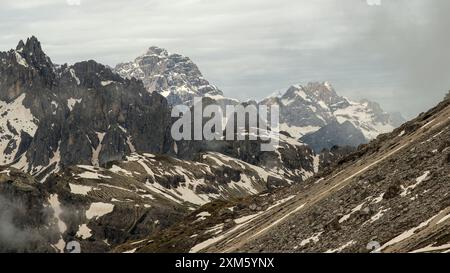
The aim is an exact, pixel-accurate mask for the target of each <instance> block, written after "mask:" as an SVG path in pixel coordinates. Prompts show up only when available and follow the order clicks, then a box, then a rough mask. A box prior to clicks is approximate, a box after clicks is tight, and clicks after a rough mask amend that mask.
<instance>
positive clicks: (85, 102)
mask: <svg viewBox="0 0 450 273" xmlns="http://www.w3.org/2000/svg"><path fill="white" fill-rule="evenodd" d="M0 56H1V59H2V62H1V63H0V75H1V77H0V78H1V82H0V111H1V112H2V118H1V122H0V130H2V137H1V140H0V141H1V142H0V143H1V146H0V147H1V148H2V149H0V150H1V151H0V152H1V153H2V155H3V157H2V159H3V160H2V162H1V163H2V164H11V163H14V165H15V166H16V167H17V168H19V169H22V170H24V171H27V172H30V173H33V174H37V173H42V174H45V173H48V172H49V171H55V170H57V169H59V167H64V166H70V165H73V164H93V165H103V164H106V163H107V162H109V161H112V160H120V159H121V158H123V157H124V156H125V155H127V154H129V153H131V152H135V151H137V152H142V153H144V152H155V153H164V152H167V151H169V150H170V147H171V144H170V143H168V141H170V138H168V137H167V136H168V133H169V129H170V116H169V106H168V104H167V102H166V100H165V99H164V98H163V97H162V96H161V95H159V94H157V93H152V94H149V93H148V92H147V91H146V90H145V88H144V87H143V85H142V83H141V82H139V81H137V80H134V79H131V80H128V79H123V78H121V77H120V76H119V75H117V74H115V73H114V72H112V71H111V70H110V69H109V68H107V67H105V66H103V65H101V64H98V63H96V62H95V61H87V62H81V63H76V64H74V65H71V66H68V65H62V66H58V65H54V64H53V63H52V62H51V60H50V58H49V57H47V56H46V55H45V53H44V52H43V51H42V48H41V45H40V43H39V41H38V40H37V39H36V38H35V37H32V38H30V39H28V40H27V41H26V42H25V43H24V42H20V43H19V45H18V46H17V49H16V50H11V51H9V52H3V53H1V55H0Z"/></svg>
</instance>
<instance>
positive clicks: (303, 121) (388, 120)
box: [260, 82, 404, 151]
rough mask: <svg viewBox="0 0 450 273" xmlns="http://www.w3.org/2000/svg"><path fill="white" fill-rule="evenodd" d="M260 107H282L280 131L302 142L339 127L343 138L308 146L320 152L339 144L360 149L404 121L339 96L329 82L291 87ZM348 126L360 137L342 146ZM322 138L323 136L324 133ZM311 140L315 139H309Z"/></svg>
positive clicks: (338, 137)
mask: <svg viewBox="0 0 450 273" xmlns="http://www.w3.org/2000/svg"><path fill="white" fill-rule="evenodd" d="M260 103H261V104H264V105H272V104H275V105H279V106H280V112H281V113H280V115H281V116H280V123H281V130H284V131H287V132H289V133H290V134H291V135H292V136H293V137H297V138H301V137H303V136H305V135H308V134H311V133H315V132H317V131H318V130H320V129H321V128H324V127H327V126H329V128H328V129H324V130H327V131H330V130H334V131H336V130H337V129H336V127H340V128H341V130H340V131H341V132H342V133H344V134H343V135H336V136H335V137H333V136H329V138H326V139H324V141H323V142H318V141H316V142H315V143H308V142H306V143H307V144H312V145H314V147H315V149H316V150H319V151H320V150H321V149H323V148H330V147H331V146H333V145H339V144H351V145H354V146H358V145H359V144H362V143H365V142H367V141H370V140H372V139H374V138H375V137H376V136H378V135H379V134H382V133H387V132H390V131H392V130H393V129H394V128H396V127H398V126H400V125H401V123H403V121H404V120H403V118H402V117H401V116H400V115H398V114H395V115H391V114H388V113H386V112H384V111H383V110H382V109H381V107H380V106H379V105H378V104H377V103H374V102H370V101H368V100H363V101H361V102H354V101H351V100H348V99H346V98H344V97H342V96H339V95H338V94H337V93H336V91H335V90H334V88H333V87H332V86H331V85H330V84H329V83H327V82H325V83H318V82H316V83H308V84H307V85H305V86H302V85H295V86H291V87H290V88H289V89H288V90H287V91H286V92H285V93H284V94H278V95H276V96H271V97H268V98H266V99H264V100H263V101H261V102H260ZM346 122H350V123H351V124H352V125H353V127H355V128H356V129H357V130H358V131H359V133H357V135H356V134H355V135H354V136H353V139H352V141H347V142H348V143H343V141H342V140H343V139H345V138H347V137H348V135H347V134H345V133H347V129H349V127H350V126H348V125H343V124H345V123H346ZM345 128H347V129H345ZM352 131H354V130H352ZM319 134H322V135H323V132H321V133H319ZM361 134H362V135H363V136H364V139H363V138H361ZM310 138H315V137H314V136H311V137H309V138H308V139H310Z"/></svg>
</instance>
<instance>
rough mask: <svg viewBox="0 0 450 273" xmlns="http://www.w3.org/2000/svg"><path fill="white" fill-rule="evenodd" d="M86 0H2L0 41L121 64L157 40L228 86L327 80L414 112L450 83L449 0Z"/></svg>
mask: <svg viewBox="0 0 450 273" xmlns="http://www.w3.org/2000/svg"><path fill="white" fill-rule="evenodd" d="M3 2H5V3H4V4H3ZM18 2H21V3H20V4H17V3H18ZM81 3H82V4H81V5H80V6H69V5H67V3H66V0H45V1H37V0H32V1H26V2H25V1H13V0H3V1H2V10H0V18H1V19H0V48H2V49H5V50H6V49H8V48H11V47H14V46H15V44H16V43H17V41H18V40H19V39H22V38H25V37H26V36H30V35H32V34H34V35H36V36H38V38H39V39H40V40H41V41H42V43H43V44H44V47H45V50H46V51H47V52H48V54H49V55H50V56H51V57H52V59H53V60H54V61H56V62H57V63H63V62H71V63H73V62H76V61H80V60H85V59H96V60H98V61H100V62H103V63H106V64H109V65H115V64H116V63H118V62H123V61H128V60H131V59H133V58H134V57H136V56H137V55H138V54H141V53H142V52H143V51H144V50H145V49H146V48H147V47H149V46H151V45H157V46H161V47H165V48H167V49H168V50H170V51H172V52H178V53H181V54H184V55H187V56H190V57H191V58H192V59H193V60H194V61H195V62H196V63H197V64H198V65H199V66H200V68H201V70H202V72H203V73H204V74H205V77H207V78H208V79H209V80H210V81H211V82H213V83H215V84H216V85H218V86H219V87H220V88H221V89H223V90H224V92H225V94H226V95H228V96H232V97H237V98H240V99H245V98H257V99H260V98H262V97H264V96H266V95H268V94H270V93H272V92H273V91H274V90H279V89H283V88H287V87H288V86H289V85H290V84H293V83H298V82H306V81H313V80H319V81H323V80H328V81H331V82H333V83H334V84H335V86H336V89H337V90H338V91H339V92H340V93H342V94H344V95H346V96H349V97H351V98H369V99H373V100H376V101H378V102H380V103H381V104H382V105H383V106H384V107H385V108H387V109H388V110H390V111H401V112H403V113H404V114H406V115H407V116H408V117H411V116H413V115H415V114H417V113H418V112H420V111H423V110H425V109H427V108H428V107H430V106H432V105H433V104H435V103H436V102H437V101H439V100H440V99H442V97H443V96H444V94H445V93H446V90H448V89H449V88H450V77H448V76H447V75H448V73H449V71H450V62H449V57H450V53H448V50H446V49H447V48H449V42H450V41H449V36H448V35H447V34H446V28H447V27H448V26H449V25H450V24H449V23H450V22H449V21H448V20H449V17H448V16H447V15H446V14H445V13H446V11H448V10H449V5H450V3H449V2H448V1H446V0H426V1H425V0H383V1H382V5H380V6H369V5H367V3H366V1H365V0H347V1H336V0H279V1H271V0H244V1H242V0H228V1H219V0H151V1H148V0H130V1H127V2H126V4H125V3H124V1H119V0H81ZM3 6H4V7H3Z"/></svg>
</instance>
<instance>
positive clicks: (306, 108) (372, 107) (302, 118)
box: [114, 47, 405, 152]
mask: <svg viewBox="0 0 450 273" xmlns="http://www.w3.org/2000/svg"><path fill="white" fill-rule="evenodd" d="M114 71H116V72H117V73H118V74H119V75H120V76H122V77H124V78H136V79H139V80H142V81H143V83H144V86H145V87H146V89H147V90H148V91H149V92H150V93H152V92H157V93H160V94H161V95H163V96H164V97H166V99H167V100H168V102H169V104H170V105H177V104H185V105H190V106H191V105H192V100H193V98H194V97H209V98H213V99H215V100H216V101H218V102H219V103H220V104H222V105H223V104H227V103H228V104H237V103H239V102H238V101H237V100H234V99H231V98H227V97H224V95H223V92H222V91H221V90H220V89H218V87H216V86H215V85H212V84H210V83H209V82H208V81H207V80H206V79H205V78H204V77H203V76H202V73H201V72H200V70H199V68H198V67H197V65H195V64H194V63H193V62H192V61H191V60H190V59H189V58H188V57H184V56H182V55H179V54H170V53H168V51H167V50H165V49H162V48H159V47H150V48H149V49H148V51H147V52H146V53H145V54H144V55H142V56H139V57H137V58H136V59H135V60H134V61H132V62H129V63H122V64H119V65H117V66H116V68H115V69H114ZM259 103H260V104H264V105H273V104H276V105H279V106H280V109H281V117H280V121H281V124H280V130H283V131H286V132H288V133H289V134H290V135H291V136H292V137H294V138H300V139H301V141H303V142H304V143H306V144H309V145H310V146H311V147H313V148H314V150H315V151H316V152H320V151H321V150H322V149H324V148H327V149H329V148H331V147H333V146H335V145H338V146H346V145H348V146H353V147H357V146H358V145H359V144H363V143H367V142H368V141H370V140H372V139H374V138H376V137H377V136H378V135H379V134H382V133H387V132H390V131H392V130H393V129H394V128H396V127H398V126H400V125H401V124H402V123H403V122H405V119H404V118H403V117H402V116H401V115H400V114H398V113H396V114H389V113H386V112H385V111H383V109H382V108H381V107H380V106H379V105H378V104H377V103H375V102H371V101H369V100H362V101H359V102H355V101H351V100H349V99H347V98H344V97H342V96H339V95H338V94H337V93H336V91H335V90H334V88H333V87H332V86H331V84H330V83H328V82H323V83H318V82H313V83H308V84H307V85H294V86H291V87H290V88H289V89H288V90H287V91H286V92H284V93H278V94H276V95H272V96H269V97H267V98H266V99H264V100H262V101H261V102H259ZM346 121H348V122H349V123H346ZM324 127H326V128H324ZM328 127H329V128H328ZM321 128H324V129H323V130H320V129H321ZM312 133H314V135H312V136H310V137H304V136H305V135H308V134H312ZM312 138H313V139H314V141H311V140H310V139H312Z"/></svg>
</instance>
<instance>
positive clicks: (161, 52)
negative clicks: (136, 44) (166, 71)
mask: <svg viewBox="0 0 450 273" xmlns="http://www.w3.org/2000/svg"><path fill="white" fill-rule="evenodd" d="M144 55H146V56H147V55H158V56H164V57H167V56H169V55H170V54H169V52H168V51H167V50H166V49H164V48H161V47H158V46H151V47H149V48H148V50H147V52H146V53H145V54H144Z"/></svg>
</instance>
